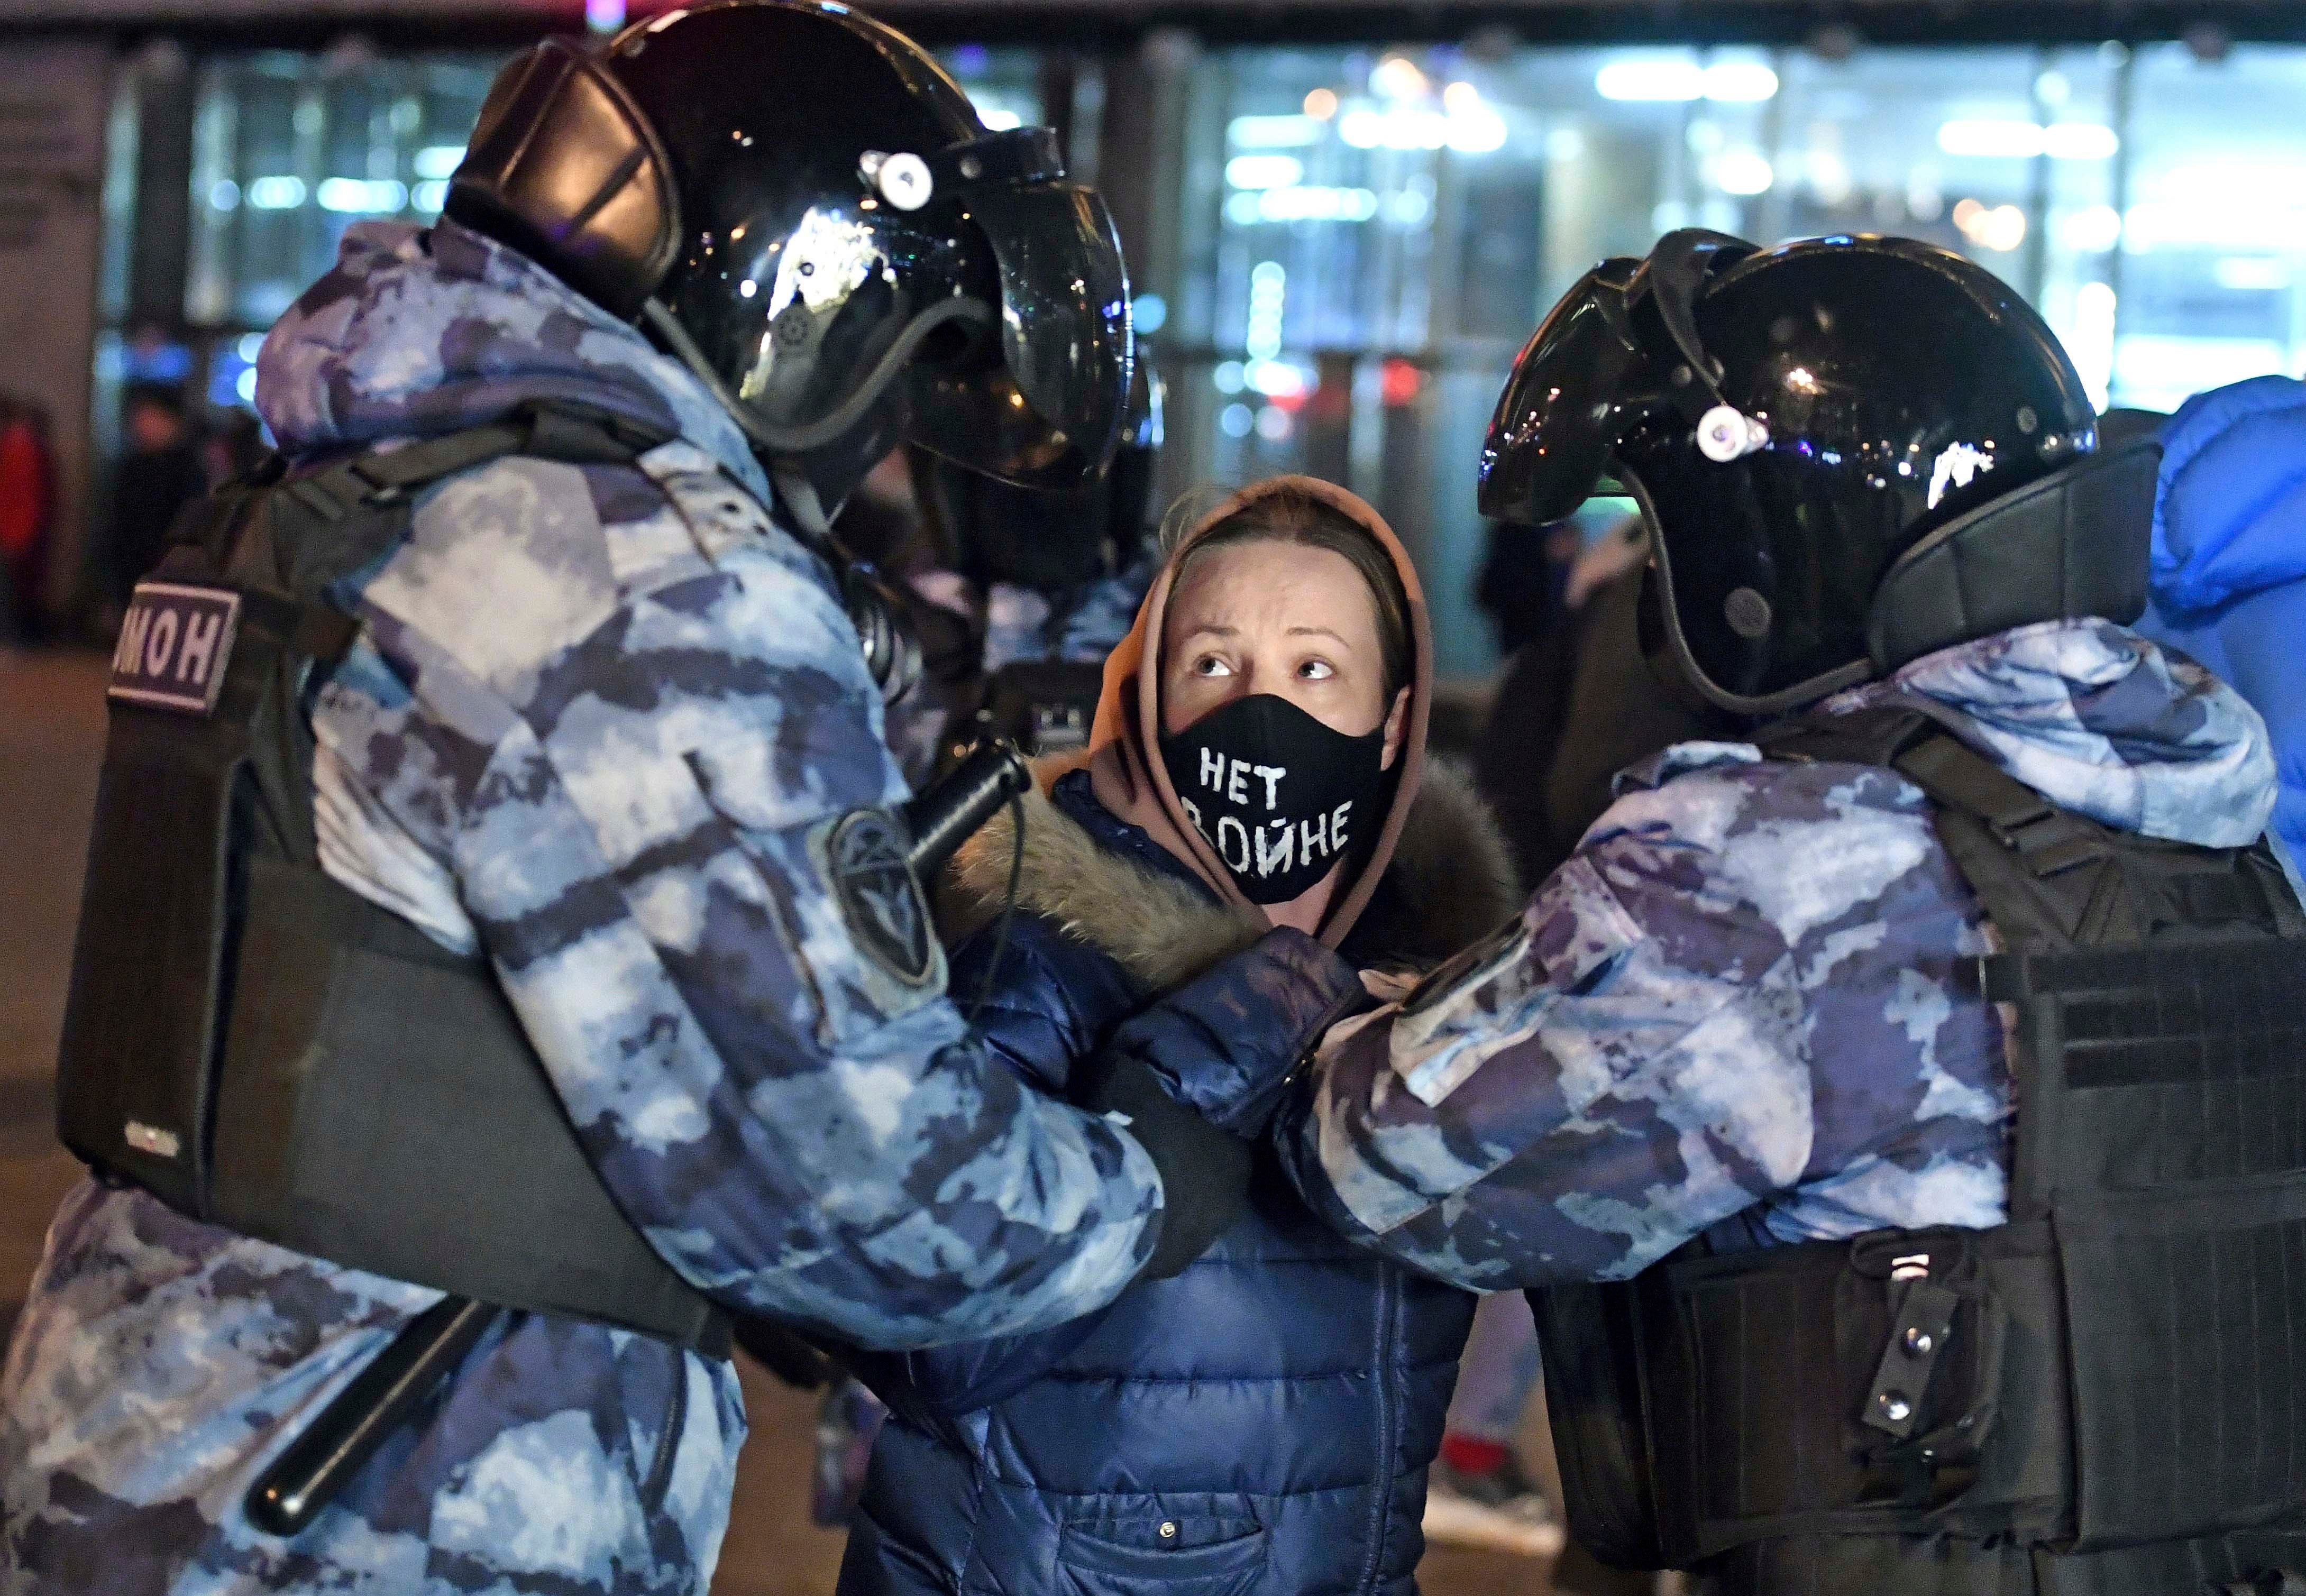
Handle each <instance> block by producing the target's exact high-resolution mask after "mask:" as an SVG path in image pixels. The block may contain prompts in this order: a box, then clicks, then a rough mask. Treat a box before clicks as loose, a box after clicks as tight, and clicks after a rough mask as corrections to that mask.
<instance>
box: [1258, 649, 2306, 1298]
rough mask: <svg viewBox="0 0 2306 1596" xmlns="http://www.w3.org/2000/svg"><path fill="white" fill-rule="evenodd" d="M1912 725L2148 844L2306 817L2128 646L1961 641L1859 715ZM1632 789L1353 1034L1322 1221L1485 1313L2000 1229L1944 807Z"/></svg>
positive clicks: (1302, 1119)
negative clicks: (1930, 1232)
mask: <svg viewBox="0 0 2306 1596" xmlns="http://www.w3.org/2000/svg"><path fill="white" fill-rule="evenodd" d="M1869 704H1898V705H1900V706H1905V707H1910V708H1913V709H1916V710H1918V711H1921V712H1923V713H1926V714H1928V715H1930V716H1931V717H1932V718H1934V720H1936V721H1939V722H1940V723H1941V724H1943V726H1944V727H1945V728H1946V729H1947V730H1950V731H1951V732H1952V733H1953V734H1954V735H1955V736H1957V737H1959V738H1961V740H1962V741H1963V742H1965V743H1966V744H1968V745H1969V747H1972V748H1975V749H1976V750H1977V751H1978V752H1979V753H1981V754H1983V755H1986V757H1988V758H1989V759H1991V760H1993V761H1994V763H1995V764H1998V765H1999V766H2001V767H2002V768H2003V770H2005V771H2007V772H2009V773H2010V774H2011V775H2012V776H2014V777H2016V778H2017V779H2018V780H2019V781H2023V782H2024V783H2026V784H2027V785H2028V787H2031V788H2033V789H2035V790H2037V791H2038V792H2040V793H2042V794H2044V795H2045V796H2046V797H2047V798H2050V799H2052V800H2053V801H2054V802H2056V803H2059V804H2062V805H2064V806H2066V807H2070V808H2072V809H2076V810H2079V811H2080V812H2081V813H2083V814H2086V815H2090V816H2092V817H2094V818H2096V819H2097V820H2100V821H2103V822H2105V823H2106V824H2110V825H2114V826H2118V827H2121V828H2123V829H2125V830H2129V831H2134V832H2143V833H2145V834H2146V835H2148V836H2153V837H2161V838H2166V839H2170V840H2173V841H2183V842H2191V843H2198V844H2201V845H2204V846H2209V847H2233V846H2237V845H2241V844H2245V843H2249V842H2250V841H2255V840H2256V839H2257V838H2258V837H2259V834H2260V833H2261V832H2263V830H2264V829H2265V826H2266V822H2267V816H2268V813H2269V812H2270V811H2271V809H2272V807H2273V803H2274V763H2273V759H2272V756H2271V755H2270V753H2269V751H2268V741H2267V736H2266V729H2265V727H2264V725H2263V724H2262V723H2261V722H2260V721H2259V717H2258V715H2257V713H2256V712H2254V711H2253V710H2251V709H2250V706H2249V705H2248V704H2245V703H2243V702H2242V699H2241V698H2240V697H2239V696H2236V695H2235V694H2234V693H2233V691H2232V690H2231V689H2230V688H2228V687H2225V686H2224V685H2223V684H2222V683H2220V682H2219V681H2217V680H2216V679H2215V678H2214V677H2212V676H2210V675H2209V674H2208V672H2206V671H2204V670H2201V669H2200V668H2199V666H2197V665H2194V664H2193V663H2191V661H2186V660H2185V659H2183V658H2182V656H2177V655H2174V654H2168V653H2163V652H2162V651H2161V650H2160V649H2158V648H2157V647H2156V646H2155V645H2154V644H2151V643H2148V642H2147V641H2146V640H2145V639H2144V638H2142V637H2139V636H2138V635H2137V634H2135V633H2134V632H2131V631H2128V630H2126V629H2124V628H2122V627H2116V626H2114V625H2112V624H2110V623H2107V622H2104V621H2075V622H2054V623H2048V624H2044V625H2039V626H2033V627H2022V628H2020V629H2018V630H2015V631H2011V632H2006V633H2003V634H2000V635H1998V636H1993V637H1988V638H1985V639H1982V640H1980V641H1978V642H1976V643H1972V644H1964V645H1962V646H1960V647H1957V648H1952V649H1949V650H1946V651H1945V652H1943V653H1937V654H1934V655H1931V656H1929V657H1928V658H1926V659H1922V660H1918V661H1915V662H1914V663H1912V664H1910V665H1909V666H1907V667H1906V668H1905V669H1903V670H1900V671H1899V672H1898V673H1897V674H1896V675H1895V676H1894V677H1893V678H1892V679H1888V680H1886V681H1883V682H1879V683H1875V684H1872V685H1869V686H1867V687H1861V688H1858V689H1855V690H1853V691H1851V692H1849V693H1848V694H1845V695H1843V696H1841V697H1839V698H1837V699H1835V700H1833V701H1832V703H1831V704H1828V705H1827V706H1826V707H1828V708H1830V709H1834V710H1848V709H1852V708H1857V707H1861V706H1864V705H1869ZM1618 792H1619V795H1620V796H1619V797H1618V801H1617V803H1616V804H1615V805H1614V807H1611V808H1610V810H1609V811H1608V813H1606V814H1605V815H1602V817H1601V820H1599V821H1598V822H1596V823H1595V824H1594V825H1593V829H1592V830H1591V831H1589V832H1587V833H1586V835H1585V837H1584V841H1582V842H1581V843H1580V844H1579V846H1578V849H1577V851H1576V854H1574V855H1573V856H1572V857H1571V858H1570V859H1569V861H1568V862H1567V864H1565V865H1563V866H1562V867H1561V868H1560V869H1559V870H1558V871H1556V872H1555V873H1554V875H1553V876H1552V878H1551V879H1550V880H1549V881H1548V882H1547V883H1545V884H1544V886H1542V888H1540V889H1539V890H1538V892H1536V894H1535V895H1534V896H1533V898H1532V899H1531V900H1530V903H1529V906H1528V908H1527V909H1526V911H1525V913H1524V914H1523V915H1522V916H1521V917H1519V918H1517V919H1516V920H1513V921H1510V922H1508V923H1507V926H1504V927H1503V928H1502V929H1501V930H1500V931H1499V934H1498V935H1496V936H1495V937H1493V938H1491V939H1490V941H1489V942H1488V943H1485V944H1482V945H1480V946H1478V947H1477V948H1476V949H1475V950H1473V951H1471V952H1468V953H1467V954H1466V955H1465V956H1464V957H1463V958H1462V960H1460V961H1458V962H1457V964H1456V967H1455V973H1454V975H1452V976H1449V977H1446V978H1444V979H1442V980H1441V981H1439V983H1438V984H1437V985H1435V986H1431V987H1429V988H1428V989H1427V990H1426V991H1424V992H1422V993H1420V994H1414V996H1413V1001H1411V1002H1410V1003H1408V1004H1407V1006H1406V1007H1405V1008H1404V1007H1399V1006H1396V1007H1390V1008H1387V1009H1384V1010H1380V1011H1374V1012H1372V1013H1371V1014H1370V1015H1366V1016H1363V1017H1361V1018H1359V1019H1356V1020H1350V1021H1348V1022H1346V1024H1345V1025H1344V1026H1341V1027H1339V1028H1337V1029H1336V1030H1334V1031H1332V1032H1331V1033H1330V1035H1329V1037H1328V1041H1327V1042H1326V1043H1325V1044H1324V1046H1323V1047H1322V1050H1321V1055H1320V1067H1319V1069H1318V1070H1317V1071H1310V1072H1309V1077H1308V1081H1307V1083H1306V1085H1305V1087H1304V1088H1303V1089H1302V1090H1301V1091H1299V1092H1297V1093H1296V1094H1294V1096H1293V1097H1292V1098H1291V1099H1290V1101H1289V1102H1288V1103H1287V1104H1286V1105H1285V1108H1284V1111H1283V1114H1282V1115H1281V1117H1280V1118H1279V1119H1278V1120H1277V1123H1276V1129H1275V1132H1274V1134H1275V1135H1276V1136H1277V1139H1278V1140H1279V1143H1280V1147H1281V1151H1282V1154H1283V1156H1284V1157H1285V1159H1286V1160H1287V1161H1288V1163H1289V1165H1290V1168H1291V1171H1292V1174H1293V1175H1294V1178H1295V1180H1296V1181H1297V1182H1298V1185H1299V1187H1300V1189H1301V1190H1302V1191H1304V1192H1305V1194H1306V1195H1307V1196H1308V1198H1309V1199H1311V1200H1312V1202H1313V1203H1314V1205H1315V1206H1316V1208H1318V1209H1319V1210H1320V1212H1321V1213H1322V1214H1323V1215H1324V1216H1326V1217H1327V1218H1328V1221H1329V1222H1330V1223H1331V1224H1332V1225H1336V1226H1337V1228H1338V1229H1339V1230H1341V1231H1342V1232H1343V1233H1345V1234H1346V1235H1349V1236H1352V1237H1354V1238H1356V1239H1358V1240H1361V1241H1362V1242H1366V1243H1368V1244H1371V1245H1373V1246H1376V1247H1379V1248H1381V1249H1383V1250H1385V1251H1387V1252H1388V1253H1390V1254H1392V1255H1393V1256H1394V1257H1396V1258H1399V1259H1403V1260H1404V1261H1405V1262H1407V1263H1410V1264H1413V1265H1414V1266H1416V1267H1420V1268H1422V1269H1425V1270H1427V1271H1429V1272H1431V1273H1432V1274H1435V1275H1438V1276H1440V1277H1441V1278H1443V1279H1446V1280H1449V1281H1453V1282H1456V1283H1457V1284H1464V1285H1468V1286H1473V1287H1475V1288H1477V1289H1481V1290H1484V1291H1494V1290H1498V1289H1500V1288H1503V1287H1507V1286H1533V1285H1544V1284H1552V1283H1556V1282H1559V1281H1565V1280H1585V1279H1621V1278H1624V1277H1626V1276H1631V1275H1634V1274H1636V1273H1638V1272H1639V1271H1640V1270H1641V1269H1643V1268H1644V1267H1647V1266H1648V1265H1649V1264H1651V1263H1653V1262H1654V1261H1656V1260H1657V1259H1660V1258H1662V1257H1663V1256H1665V1254H1667V1253H1668V1252H1670V1251H1671V1250H1673V1249H1674V1248H1676V1247H1677V1246H1678V1245H1680V1244H1681V1243H1682V1242H1686V1241H1687V1240H1689V1239H1690V1238H1691V1237H1693V1236H1695V1235H1696V1234H1698V1233H1701V1232H1706V1231H1713V1232H1714V1233H1715V1234H1714V1240H1715V1241H1716V1242H1717V1243H1726V1244H1729V1245H1731V1246H1735V1245H1739V1244H1745V1245H1755V1244H1768V1243H1769V1242H1773V1241H1775V1242H1798V1241H1812V1240H1820V1239H1832V1238H1839V1237H1846V1236H1850V1235H1856V1234H1859V1233H1863V1232H1866V1231H1868V1230H1875V1229H1880V1228H1883V1227H1886V1226H1919V1225H1963V1226H1969V1227H1984V1226H1988V1225H1995V1224H1998V1223H2000V1222H2001V1221H2002V1219H2003V1216H2004V1214H2005V1211H2006V1210H2005V1203H2006V1189H2007V1184H2008V1159H2009V1143H2010V1089H2009V1088H2010V1082H2009V1077H2008V1072H2007V1068H2006V1066H2005V1064H2004V1063H2003V1052H2002V1041H2001V1037H2000V1034H1999V1031H1998V1029H1997V1028H1996V1023H1997V1022H1996V1021H1995V1020H1994V1016H1993V1013H1992V1011H1990V1010H1989V1008H1988V1007H1987V1006H1986V1003H1985V1001H1984V1000H1983V998H1982V997H1980V996H1979V995H1978V993H1977V984H1976V982H1975V981H1974V980H1973V981H1969V982H1964V981H1962V980H1961V979H1960V978H1959V977H1960V971H1961V969H1963V967H1965V966H1967V965H1968V964H1969V963H1970V961H1971V960H1974V959H1975V958H1976V957H1977V955H1978V954H1980V953H1981V952H1986V951H1987V948H1988V942H1987V935H1988V933H1987V928H1986V925H1985V922H1984V917H1983V916H1982V915H1981V913H1980V911H1979V909H1978V906H1977V900H1976V899H1975V898H1974V896H1973V895H1972V894H1971V893H1970V892H1969V888H1968V887H1967V885H1966V884H1965V883H1963V881H1962V879H1961V877H1960V875H1957V874H1956V872H1955V870H1954V868H1953V866H1952V862H1951V861H1950V860H1949V859H1948V858H1947V856H1946V854H1945V853H1944V851H1943V849H1941V848H1940V846H1939V844H1938V841H1937V839H1936V835H1935V833H1934V831H1933V829H1932V826H1931V822H1930V815H1929V810H1928V807H1927V806H1926V800H1925V799H1924V798H1923V796H1922V794H1921V792H1920V791H1919V789H1917V788H1915V787H1914V786H1912V785H1911V784H1910V783H1909V782H1908V781H1905V780H1904V779H1903V778H1901V777H1900V776H1898V775H1896V774H1895V773H1893V772H1889V771H1886V770H1876V769H1866V768H1860V767H1858V766H1855V765H1848V764H1809V765H1804V764H1784V763H1774V762H1772V763H1765V762H1764V761H1763V760H1762V758H1761V756H1760V754H1759V753H1758V752H1757V750H1755V748H1754V747H1752V746H1751V745H1748V744H1739V743H1687V744H1683V745H1681V746H1679V747H1674V748H1671V749H1669V750H1668V751H1667V752H1666V753H1664V754H1663V755H1660V756H1658V757H1657V758H1656V759H1654V760H1652V761H1650V762H1649V763H1647V764H1643V765H1637V766H1636V767H1635V768H1634V769H1632V770H1630V771H1627V772H1625V773H1624V774H1622V775H1621V776H1620V777H1619V778H1618ZM1717 1227H1718V1228H1717Z"/></svg>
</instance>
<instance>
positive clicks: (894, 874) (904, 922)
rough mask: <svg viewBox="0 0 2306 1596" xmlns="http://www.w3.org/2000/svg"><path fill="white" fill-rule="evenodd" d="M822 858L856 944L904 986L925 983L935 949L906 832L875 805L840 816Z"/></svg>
mask: <svg viewBox="0 0 2306 1596" xmlns="http://www.w3.org/2000/svg"><path fill="white" fill-rule="evenodd" d="M825 856H826V862H827V864H828V865H829V866H831V874H832V876H833V894H834V896H836V897H837V898H839V899H840V900H841V917H843V918H844V919H846V920H847V921H848V922H849V931H850V935H852V936H854V937H855V938H856V939H857V944H858V946H859V947H860V948H862V949H864V950H865V951H866V952H868V953H870V954H871V955H872V956H873V959H874V960H875V962H876V963H878V964H879V965H880V966H881V967H882V968H883V969H886V970H887V971H888V972H889V973H890V974H891V975H893V976H895V977H897V978H898V979H899V980H901V981H903V982H904V983H905V984H906V985H907V986H920V985H921V984H922V983H924V982H926V981H927V979H928V978H929V970H930V966H931V962H932V956H933V954H934V952H935V944H934V943H932V942H931V941H930V939H929V915H928V906H927V904H926V903H924V902H923V901H922V900H921V889H920V883H918V881H916V880H914V879H913V871H912V866H910V865H908V864H907V863H906V862H905V842H904V835H903V833H902V832H900V831H899V830H898V827H897V823H896V822H895V821H894V820H893V819H892V818H891V817H890V816H889V815H886V814H884V812H882V811H881V810H878V809H858V810H857V811H855V812H854V813H853V814H850V815H842V816H841V820H840V821H839V823H838V824H835V825H834V826H833V835H832V836H831V837H830V838H829V839H828V840H827V846H826V849H825Z"/></svg>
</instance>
